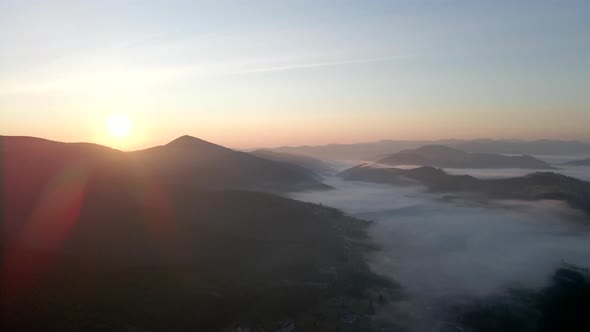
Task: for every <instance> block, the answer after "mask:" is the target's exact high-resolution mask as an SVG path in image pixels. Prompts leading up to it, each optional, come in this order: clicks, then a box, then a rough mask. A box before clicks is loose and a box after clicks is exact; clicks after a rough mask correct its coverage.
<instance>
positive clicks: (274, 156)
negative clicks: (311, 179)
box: [250, 149, 334, 175]
mask: <svg viewBox="0 0 590 332" xmlns="http://www.w3.org/2000/svg"><path fill="white" fill-rule="evenodd" d="M250 154H252V155H254V156H256V157H259V158H262V159H267V160H272V161H277V162H282V163H286V164H290V165H293V166H296V167H301V168H304V169H306V170H307V171H309V172H312V173H315V174H318V175H330V174H332V173H334V169H333V168H332V166H330V165H329V164H328V163H326V162H324V161H322V160H319V159H316V158H312V157H308V156H304V155H298V154H291V153H283V152H274V151H270V150H264V149H260V150H255V151H251V152H250Z"/></svg>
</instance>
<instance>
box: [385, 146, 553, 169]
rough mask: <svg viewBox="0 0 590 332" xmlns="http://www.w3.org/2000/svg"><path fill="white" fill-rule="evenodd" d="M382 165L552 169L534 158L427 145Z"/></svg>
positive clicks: (394, 157) (398, 155) (396, 155)
mask: <svg viewBox="0 0 590 332" xmlns="http://www.w3.org/2000/svg"><path fill="white" fill-rule="evenodd" d="M378 163H380V164H386V165H392V166H398V165H418V166H433V167H445V168H530V169H552V167H551V166H550V165H549V164H547V163H546V162H544V161H541V160H539V159H537V158H535V157H532V156H503V155H498V154H488V153H468V152H463V151H460V150H457V149H453V148H450V147H447V146H443V145H426V146H422V147H419V148H417V149H413V150H404V151H401V152H398V153H395V154H393V155H390V156H388V157H385V158H383V159H381V160H379V161H378Z"/></svg>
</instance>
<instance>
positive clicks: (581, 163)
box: [564, 158, 590, 166]
mask: <svg viewBox="0 0 590 332" xmlns="http://www.w3.org/2000/svg"><path fill="white" fill-rule="evenodd" d="M564 165H570V166H590V158H584V159H577V160H571V161H568V162H567V163H565V164H564Z"/></svg>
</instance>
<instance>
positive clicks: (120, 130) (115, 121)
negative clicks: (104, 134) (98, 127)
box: [106, 114, 133, 139]
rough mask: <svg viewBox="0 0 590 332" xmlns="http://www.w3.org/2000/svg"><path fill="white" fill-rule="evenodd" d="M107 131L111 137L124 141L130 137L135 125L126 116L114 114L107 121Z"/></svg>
mask: <svg viewBox="0 0 590 332" xmlns="http://www.w3.org/2000/svg"><path fill="white" fill-rule="evenodd" d="M106 125H107V130H108V131H109V133H110V134H111V136H113V137H115V138H117V139H123V138H126V137H128V136H129V134H130V133H131V129H132V127H133V124H132V123H131V119H129V116H127V115H126V114H113V115H111V116H110V117H109V119H108V120H107V124H106Z"/></svg>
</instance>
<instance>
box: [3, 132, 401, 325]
mask: <svg viewBox="0 0 590 332" xmlns="http://www.w3.org/2000/svg"><path fill="white" fill-rule="evenodd" d="M166 157H170V158H171V159H170V161H169V162H168V163H167V164H165V161H166V160H165V159H164V158H166ZM197 157H200V158H201V159H200V160H201V162H202V164H204V165H207V166H208V167H213V166H214V165H216V164H217V163H219V162H232V163H233V165H232V166H233V167H234V168H239V167H240V165H245V166H244V169H241V170H239V171H240V172H246V171H247V170H249V168H250V167H255V166H259V167H264V168H265V169H266V170H268V171H269V172H275V169H278V170H279V171H276V172H277V173H278V174H283V175H285V176H290V175H294V174H298V173H293V171H292V170H290V169H286V170H285V169H284V168H283V167H282V165H280V164H278V166H277V163H274V162H271V161H267V160H259V158H256V157H253V156H250V155H247V154H242V153H235V152H232V151H231V150H229V151H228V149H225V148H223V147H220V146H217V145H214V144H210V143H207V142H204V141H201V140H197V139H194V138H189V137H183V138H181V139H179V140H176V141H174V142H172V143H171V144H169V145H166V146H163V147H158V148H154V149H150V150H147V151H140V152H137V153H124V152H121V151H117V150H113V149H109V148H105V147H101V146H98V145H92V144H65V143H58V142H51V141H46V140H41V139H35V138H24V137H2V138H0V165H2V166H3V167H2V169H1V170H2V173H1V176H0V181H1V182H0V188H2V192H1V194H2V196H0V216H2V218H1V224H0V229H1V230H2V234H1V235H2V237H1V238H0V245H1V248H2V252H1V254H2V270H1V279H0V280H1V287H2V289H1V290H2V298H1V302H2V303H1V310H2V317H3V319H2V323H1V324H2V327H3V328H4V329H3V330H6V331H40V330H42V331H64V330H83V331H105V330H107V331H120V330H136V331H146V330H149V331H171V330H172V331H197V330H198V331H212V330H213V331H215V330H221V329H223V328H225V327H232V326H246V327H251V328H257V327H260V328H264V329H265V330H271V329H275V328H276V326H277V325H279V324H281V321H283V320H284V319H286V318H288V319H290V320H292V321H293V322H294V324H295V325H296V326H297V328H301V329H306V330H309V329H312V326H313V329H319V330H323V329H325V328H327V327H330V328H333V327H334V326H343V324H344V323H342V317H341V315H344V313H340V312H339V311H337V310H333V307H334V306H335V305H334V303H342V304H343V305H347V306H350V307H351V308H355V309H353V311H352V312H353V313H354V314H355V315H358V316H359V317H361V316H362V315H364V313H365V311H366V310H369V304H370V303H371V302H370V301H372V300H371V296H373V295H371V294H372V292H373V290H377V289H380V288H382V287H390V285H389V283H387V282H385V281H384V280H383V279H381V278H379V277H377V276H375V275H374V274H373V273H372V272H371V271H370V270H369V268H368V266H367V265H366V264H365V262H364V259H363V254H364V252H365V251H366V250H368V249H371V248H372V244H371V243H370V241H369V240H368V238H367V235H366V227H367V223H366V222H364V221H361V220H358V219H354V218H349V217H346V216H344V215H343V214H342V213H341V212H340V211H338V210H335V209H331V208H327V207H322V206H318V205H315V204H312V203H303V202H298V201H294V200H291V199H287V198H283V197H279V196H275V195H272V194H268V193H260V192H253V191H239V190H225V189H223V190H220V189H219V188H225V187H226V186H231V185H234V184H238V185H244V184H248V185H250V184H251V183H254V182H247V181H245V180H241V178H240V176H246V175H245V174H246V173H240V176H235V177H233V178H232V180H233V181H235V182H230V181H227V182H223V183H222V185H221V186H220V187H219V188H212V185H213V184H214V181H199V182H197V183H198V184H203V183H204V184H206V185H204V186H201V185H195V182H193V181H191V178H187V176H189V175H191V174H192V175H193V176H195V177H196V176H211V177H216V178H214V179H215V180H218V179H220V177H221V176H222V175H220V174H223V175H226V174H229V173H214V171H211V172H212V173H201V172H202V171H203V169H207V168H199V167H200V166H198V160H199V159H198V158H197ZM195 165H196V166H195ZM220 167H221V166H220ZM223 172H229V170H224V171H223ZM281 172H284V173H281ZM210 174H211V175H210ZM228 176H230V175H228ZM272 176H278V175H272ZM263 179H265V181H266V180H272V179H273V178H272V177H268V178H263ZM253 186H255V185H253ZM281 186H282V184H281ZM264 187H265V186H264ZM371 305H372V304H371ZM318 313H319V314H320V315H321V317H320V318H318ZM346 314H348V312H347V313H346ZM355 324H356V325H357V327H358V329H366V328H367V326H366V324H368V323H367V321H366V320H364V321H362V320H359V321H358V322H357V323H355ZM322 327H323V328H322Z"/></svg>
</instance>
